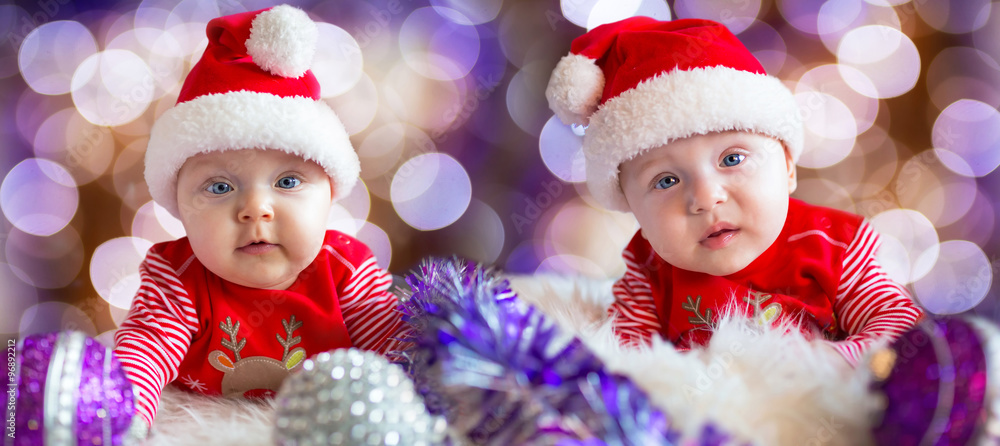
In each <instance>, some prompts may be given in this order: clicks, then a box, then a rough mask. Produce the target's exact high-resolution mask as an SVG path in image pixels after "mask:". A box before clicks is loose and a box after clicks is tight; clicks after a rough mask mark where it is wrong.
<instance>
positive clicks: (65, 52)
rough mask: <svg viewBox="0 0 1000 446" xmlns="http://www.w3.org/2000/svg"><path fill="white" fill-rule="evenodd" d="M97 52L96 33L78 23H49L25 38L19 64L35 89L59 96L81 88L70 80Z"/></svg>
mask: <svg viewBox="0 0 1000 446" xmlns="http://www.w3.org/2000/svg"><path fill="white" fill-rule="evenodd" d="M96 51H97V42H95V41H94V35H93V34H91V33H90V30H89V29H87V27H85V26H83V25H82V24H80V23H79V22H71V21H57V22H49V23H44V24H42V25H41V26H39V27H37V28H35V29H34V30H33V31H31V33H29V34H28V35H27V36H26V37H25V38H24V41H23V42H21V48H20V51H19V52H18V55H17V63H18V66H19V67H20V69H21V76H23V77H24V80H25V82H27V83H28V86H30V87H31V88H32V89H33V90H35V91H37V92H39V93H41V94H49V95H59V94H65V93H69V92H70V90H71V89H73V88H76V87H78V86H77V85H73V84H72V82H71V80H72V78H73V73H74V72H75V71H76V70H77V67H78V66H79V65H80V64H81V63H82V62H83V61H84V60H86V59H87V58H89V57H90V56H92V55H93V54H94V53H95V52H96Z"/></svg>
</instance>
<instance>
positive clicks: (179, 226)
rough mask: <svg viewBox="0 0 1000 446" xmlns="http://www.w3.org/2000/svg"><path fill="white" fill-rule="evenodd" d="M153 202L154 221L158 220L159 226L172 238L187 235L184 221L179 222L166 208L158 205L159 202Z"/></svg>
mask: <svg viewBox="0 0 1000 446" xmlns="http://www.w3.org/2000/svg"><path fill="white" fill-rule="evenodd" d="M151 203H153V215H155V216H156V221H158V222H160V226H162V227H163V229H165V230H166V231H167V233H169V234H170V235H171V236H173V237H174V238H181V237H184V236H186V235H187V230H185V229H184V223H181V221H180V220H178V219H177V217H174V216H173V215H171V214H170V212H169V211H167V208H165V207H163V206H160V205H159V203H156V202H155V201H153V202H151Z"/></svg>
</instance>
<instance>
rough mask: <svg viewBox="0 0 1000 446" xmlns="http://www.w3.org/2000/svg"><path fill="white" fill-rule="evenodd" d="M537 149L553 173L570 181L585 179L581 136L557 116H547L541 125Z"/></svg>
mask: <svg viewBox="0 0 1000 446" xmlns="http://www.w3.org/2000/svg"><path fill="white" fill-rule="evenodd" d="M538 149H539V151H540V152H541V154H542V161H543V162H544V163H545V167H547V168H548V169H549V171H550V172H552V174H553V175H555V176H557V177H559V178H560V179H561V180H563V181H568V182H571V183H578V182H581V181H586V180H587V169H586V165H585V164H584V159H583V137H581V136H580V135H577V134H576V133H575V132H574V131H573V128H572V127H571V126H568V125H566V124H563V123H562V121H560V120H559V118H558V117H556V116H553V117H551V118H549V121H548V122H546V123H545V127H542V134H541V135H540V136H539V137H538Z"/></svg>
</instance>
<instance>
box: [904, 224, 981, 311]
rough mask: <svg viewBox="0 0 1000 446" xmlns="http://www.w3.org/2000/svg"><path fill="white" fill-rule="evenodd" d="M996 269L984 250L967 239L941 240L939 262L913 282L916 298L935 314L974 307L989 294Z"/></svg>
mask: <svg viewBox="0 0 1000 446" xmlns="http://www.w3.org/2000/svg"><path fill="white" fill-rule="evenodd" d="M992 282H993V268H992V265H990V261H989V259H987V258H986V254H985V253H983V250H982V249H981V248H980V247H979V246H976V244H975V243H972V242H969V241H965V240H948V241H946V242H942V243H941V252H940V254H939V256H938V260H937V263H935V264H934V267H933V268H931V270H930V272H928V273H927V275H926V276H924V277H923V278H921V279H920V280H917V281H916V282H915V283H914V284H913V289H914V291H915V292H916V297H917V300H918V301H919V302H920V303H921V305H923V306H924V308H926V309H927V311H929V312H931V313H934V314H957V313H961V312H964V311H968V310H971V309H972V308H973V307H975V306H976V305H978V304H979V303H980V302H982V301H983V298H985V297H986V293H988V292H989V291H990V284H991V283H992Z"/></svg>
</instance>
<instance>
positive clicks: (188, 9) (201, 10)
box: [167, 0, 246, 26]
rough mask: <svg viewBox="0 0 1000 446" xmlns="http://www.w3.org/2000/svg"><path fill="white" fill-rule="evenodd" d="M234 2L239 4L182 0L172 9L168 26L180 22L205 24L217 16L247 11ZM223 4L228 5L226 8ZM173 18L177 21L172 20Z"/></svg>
mask: <svg viewBox="0 0 1000 446" xmlns="http://www.w3.org/2000/svg"><path fill="white" fill-rule="evenodd" d="M234 3H235V4H236V5H239V3H237V2H218V1H216V0H181V1H180V2H178V3H177V6H174V8H173V9H171V10H170V12H171V17H170V19H169V20H168V21H167V26H171V25H175V24H176V23H180V22H184V23H195V24H198V25H201V26H205V25H207V24H208V22H209V20H212V19H214V18H216V17H219V16H223V15H228V14H234V13H237V12H243V11H246V9H244V8H234V7H233V4H234ZM222 5H225V6H226V9H225V10H222V9H220V6H222ZM172 20H176V21H177V22H172Z"/></svg>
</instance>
